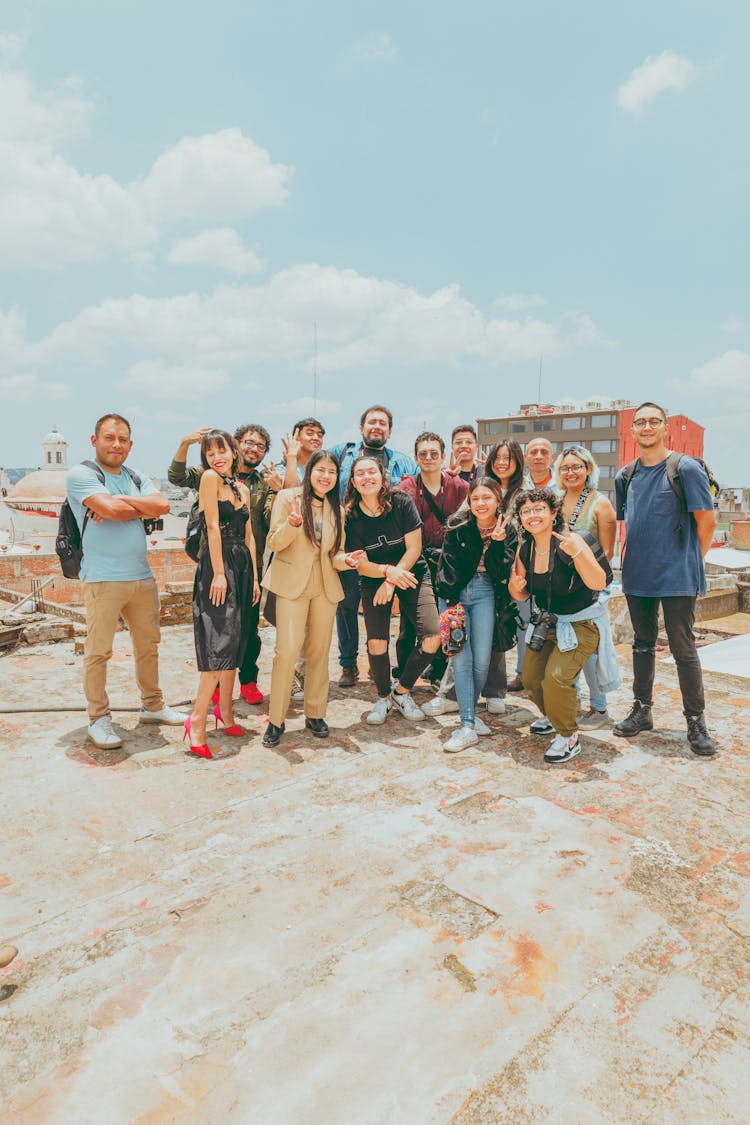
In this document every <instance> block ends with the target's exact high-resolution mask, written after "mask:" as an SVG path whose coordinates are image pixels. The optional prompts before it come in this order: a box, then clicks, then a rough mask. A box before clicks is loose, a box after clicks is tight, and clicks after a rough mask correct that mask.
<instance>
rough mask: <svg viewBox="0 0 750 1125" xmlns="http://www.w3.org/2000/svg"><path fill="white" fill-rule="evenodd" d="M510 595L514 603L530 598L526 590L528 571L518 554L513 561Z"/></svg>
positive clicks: (509, 581) (509, 580)
mask: <svg viewBox="0 0 750 1125" xmlns="http://www.w3.org/2000/svg"><path fill="white" fill-rule="evenodd" d="M508 593H509V594H510V596H511V597H512V598H513V600H514V601H517V602H523V601H526V598H527V597H528V596H529V595H528V591H527V589H526V571H525V570H524V567H523V564H522V562H521V560H520V559H519V557H518V554H516V557H515V559H514V560H513V569H512V571H511V575H510V578H509V579H508Z"/></svg>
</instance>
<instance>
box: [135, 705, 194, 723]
mask: <svg viewBox="0 0 750 1125" xmlns="http://www.w3.org/2000/svg"><path fill="white" fill-rule="evenodd" d="M186 718H187V711H176V710H175V709H174V707H162V709H161V711H147V710H146V708H145V707H141V710H140V714H139V716H138V721H139V722H141V723H164V724H165V726H168V727H181V726H184V725H185V719H186Z"/></svg>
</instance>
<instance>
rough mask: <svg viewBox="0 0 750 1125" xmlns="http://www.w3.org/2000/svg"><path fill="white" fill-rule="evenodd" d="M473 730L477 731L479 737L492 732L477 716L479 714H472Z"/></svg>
mask: <svg viewBox="0 0 750 1125" xmlns="http://www.w3.org/2000/svg"><path fill="white" fill-rule="evenodd" d="M474 730H475V731H476V732H477V734H478V735H479V737H480V738H484V737H486V736H487V735H488V734H492V731H491V730H490V728H489V727H488V726H487V724H486V723H485V722H483V721H482V720H481V719H480V718H479V715H475V716H474Z"/></svg>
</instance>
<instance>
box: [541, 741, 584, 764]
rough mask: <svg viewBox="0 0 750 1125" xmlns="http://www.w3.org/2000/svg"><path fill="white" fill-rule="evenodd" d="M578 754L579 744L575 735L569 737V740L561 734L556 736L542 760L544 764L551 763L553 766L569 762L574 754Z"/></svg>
mask: <svg viewBox="0 0 750 1125" xmlns="http://www.w3.org/2000/svg"><path fill="white" fill-rule="evenodd" d="M580 753H581V743H580V742H579V740H578V735H577V734H573V735H571V736H570V738H566V737H565V736H564V735H562V734H557V735H555V738H554V741H553V742H552V745H551V746H550V748H549V750H548V751H547V753H546V754H545V755H544V760H545V762H553V763H554V764H555V765H559V764H560V763H561V762H569V761H570V759H571V758H575V756H576V754H580Z"/></svg>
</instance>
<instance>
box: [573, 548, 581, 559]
mask: <svg viewBox="0 0 750 1125" xmlns="http://www.w3.org/2000/svg"><path fill="white" fill-rule="evenodd" d="M582 550H583V547H579V548H578V550H577V551H576V553H575V554H574V555H571V556H570V557H571V559H577V558H578V556H579V555H580V553H581V551H582Z"/></svg>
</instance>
